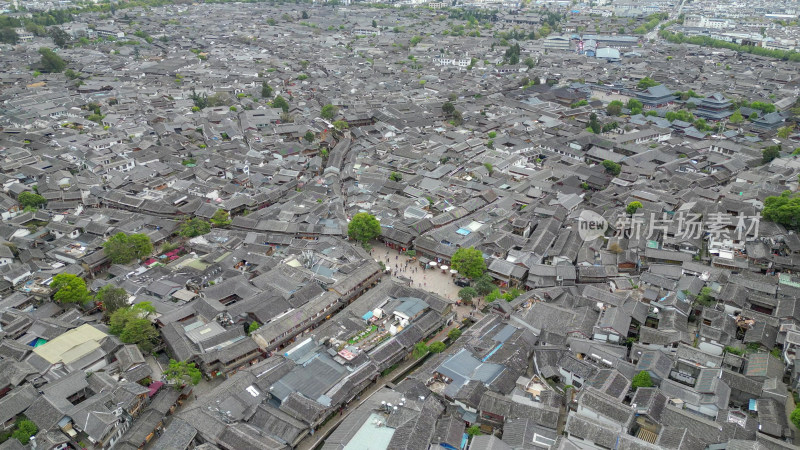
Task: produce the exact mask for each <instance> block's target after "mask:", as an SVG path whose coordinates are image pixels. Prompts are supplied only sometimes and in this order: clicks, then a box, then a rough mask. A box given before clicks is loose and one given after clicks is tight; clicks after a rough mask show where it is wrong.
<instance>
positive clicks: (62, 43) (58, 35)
mask: <svg viewBox="0 0 800 450" xmlns="http://www.w3.org/2000/svg"><path fill="white" fill-rule="evenodd" d="M48 34H49V35H50V37H51V38H52V39H53V43H55V44H56V45H57V46H58V47H61V48H64V47H66V45H67V43H69V41H70V36H69V34H67V32H66V31H64V30H62V29H61V28H59V27H51V28H50V31H49V33H48Z"/></svg>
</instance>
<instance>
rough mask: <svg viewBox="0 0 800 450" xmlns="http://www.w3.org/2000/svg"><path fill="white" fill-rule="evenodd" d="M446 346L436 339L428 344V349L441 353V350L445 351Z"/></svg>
mask: <svg viewBox="0 0 800 450" xmlns="http://www.w3.org/2000/svg"><path fill="white" fill-rule="evenodd" d="M446 348H447V345H445V343H444V342H440V341H436V342H434V343H433V344H431V345H429V346H428V350H430V352H431V353H442V352H443V351H445V349H446Z"/></svg>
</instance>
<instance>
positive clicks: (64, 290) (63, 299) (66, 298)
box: [50, 273, 92, 305]
mask: <svg viewBox="0 0 800 450" xmlns="http://www.w3.org/2000/svg"><path fill="white" fill-rule="evenodd" d="M50 289H52V290H53V292H55V294H53V299H54V300H55V301H57V302H59V303H78V304H81V305H82V304H84V303H86V302H88V301H89V300H91V299H92V295H91V293H90V292H89V290H88V289H86V282H85V281H84V280H83V278H81V277H79V276H77V275H72V274H70V273H60V274H58V275H56V276H55V277H53V281H52V282H51V283H50Z"/></svg>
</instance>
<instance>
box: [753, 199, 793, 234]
mask: <svg viewBox="0 0 800 450" xmlns="http://www.w3.org/2000/svg"><path fill="white" fill-rule="evenodd" d="M761 216H762V217H764V219H766V220H769V221H770V222H775V223H779V224H781V225H783V226H785V227H787V228H790V229H793V230H800V196H798V195H794V194H792V192H791V191H783V193H782V194H781V195H779V196H770V197H767V198H766V199H764V209H763V210H761Z"/></svg>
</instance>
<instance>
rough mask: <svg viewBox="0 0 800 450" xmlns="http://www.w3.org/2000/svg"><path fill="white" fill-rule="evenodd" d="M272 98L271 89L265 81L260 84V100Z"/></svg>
mask: <svg viewBox="0 0 800 450" xmlns="http://www.w3.org/2000/svg"><path fill="white" fill-rule="evenodd" d="M270 97H272V88H271V87H270V85H268V84H267V82H266V81H262V82H261V98H270Z"/></svg>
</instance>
